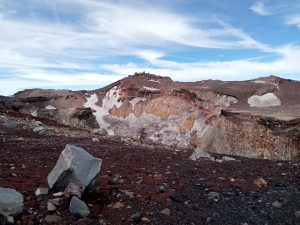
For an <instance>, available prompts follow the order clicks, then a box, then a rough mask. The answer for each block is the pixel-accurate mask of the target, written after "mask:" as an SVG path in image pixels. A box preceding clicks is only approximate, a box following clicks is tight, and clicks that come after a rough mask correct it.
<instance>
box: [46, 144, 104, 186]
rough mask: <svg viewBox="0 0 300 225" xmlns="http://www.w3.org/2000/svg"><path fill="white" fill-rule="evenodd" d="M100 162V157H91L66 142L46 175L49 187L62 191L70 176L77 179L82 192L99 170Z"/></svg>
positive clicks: (81, 149)
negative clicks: (53, 165)
mask: <svg viewBox="0 0 300 225" xmlns="http://www.w3.org/2000/svg"><path fill="white" fill-rule="evenodd" d="M101 164H102V159H99V158H95V157H93V156H92V155H90V154H89V153H88V152H87V151H85V150H84V149H83V148H79V147H77V146H74V145H69V144H68V145H66V147H65V149H64V150H63V151H62V153H61V154H60V156H59V159H58V161H57V163H56V165H55V167H54V168H53V170H52V171H51V172H50V174H49V175H48V184H49V187H50V188H51V189H52V190H54V191H64V190H65V188H66V187H67V186H68V184H69V182H70V179H71V178H72V179H75V180H77V181H79V183H80V185H81V188H82V191H83V192H84V191H85V190H86V189H87V188H88V187H89V186H90V185H91V184H92V183H93V181H94V179H95V178H96V176H97V174H98V173H99V172H100V168H101Z"/></svg>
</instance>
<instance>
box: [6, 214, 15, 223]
mask: <svg viewBox="0 0 300 225" xmlns="http://www.w3.org/2000/svg"><path fill="white" fill-rule="evenodd" d="M6 221H7V223H8V224H15V220H14V217H13V216H8V217H6Z"/></svg>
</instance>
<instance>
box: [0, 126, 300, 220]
mask: <svg viewBox="0 0 300 225" xmlns="http://www.w3.org/2000/svg"><path fill="white" fill-rule="evenodd" d="M52 125H53V124H52ZM60 129H61V131H62V130H64V131H65V133H63V132H61V133H59V134H57V135H53V136H41V135H37V134H34V133H33V132H32V129H29V128H17V129H9V128H6V127H4V126H3V125H2V124H1V123H0V171H1V173H0V186H1V187H9V188H15V189H16V190H17V191H19V192H20V193H22V194H23V195H24V197H25V208H24V212H23V213H22V214H21V215H19V216H18V217H17V218H16V221H17V223H19V224H45V222H44V218H45V216H46V215H48V214H49V213H48V212H47V210H46V204H47V201H48V199H50V198H53V197H52V196H51V193H50V194H49V195H47V196H44V197H41V198H37V197H36V196H35V190H36V189H37V188H38V187H47V175H48V174H49V172H50V171H51V170H52V168H53V167H54V165H55V163H56V161H57V159H58V157H59V154H60V153H61V151H62V150H63V149H64V147H65V145H66V144H74V145H77V146H80V147H83V148H84V149H86V150H87V151H88V152H90V153H91V154H92V155H94V156H96V157H99V158H101V159H103V165H102V168H101V172H100V174H99V176H98V181H99V182H98V183H97V184H96V185H95V186H94V188H93V189H92V190H91V192H90V193H89V194H87V195H86V196H85V197H84V198H83V199H84V200H85V202H86V203H87V204H88V205H89V209H90V211H91V214H90V215H89V216H88V218H85V219H78V218H76V217H74V216H72V215H70V214H69V212H68V202H66V203H65V204H64V205H63V206H61V207H59V208H58V210H57V212H56V213H54V214H57V215H59V216H60V217H62V220H63V221H62V222H60V224H114V225H115V224H191V225H192V224H216V225H217V224H222V225H224V224H230V225H235V224H239V225H240V224H243V223H247V224H249V225H254V224H257V225H264V224H268V225H271V224H274V225H275V224H300V217H297V211H300V193H299V191H300V169H299V166H300V164H299V162H278V161H269V160H254V159H246V158H237V157H236V159H238V160H239V161H231V162H223V163H218V162H213V161H209V160H200V161H197V162H194V161H191V160H189V159H188V157H189V155H190V154H191V152H190V151H188V150H186V151H184V150H177V149H172V148H166V147H163V146H159V145H157V146H156V145H141V144H137V143H135V142H131V141H128V140H127V141H125V140H121V139H118V138H108V137H104V136H102V137H101V136H97V138H99V140H100V141H99V142H92V139H91V134H88V133H87V132H85V131H78V130H77V131H76V130H71V129H69V128H67V127H61V128H60ZM72 132H73V133H72ZM66 133H67V134H73V135H66ZM79 134H80V135H79ZM71 136H73V137H71ZM216 157H219V158H220V157H221V156H216ZM117 176H121V177H122V178H123V179H124V183H123V184H114V183H113V182H112V180H113V178H115V177H117ZM259 177H262V178H263V179H265V180H266V181H267V182H268V185H267V187H264V188H259V187H257V186H256V185H255V184H254V180H255V179H257V178H259ZM160 186H164V190H160ZM125 191H130V192H133V197H131V196H128V195H130V194H128V192H127V193H126V192H125ZM214 192H216V193H214ZM210 196H211V197H210ZM274 201H278V202H279V203H280V204H281V207H280V208H276V207H274V206H272V203H273V202H274ZM116 202H122V203H123V204H124V207H122V208H120V209H113V207H112V206H113V204H114V203H116ZM165 208H168V209H170V212H171V214H170V215H169V216H167V215H164V214H162V213H161V211H162V210H163V209H165ZM136 212H139V213H140V214H141V217H144V218H143V220H144V221H138V222H134V221H132V219H131V218H130V217H131V215H132V214H134V213H136ZM295 212H296V213H295ZM299 214H300V213H299ZM145 218H147V219H148V221H146V219H145ZM1 221H2V222H1ZM1 223H3V224H5V222H4V219H1V218H0V224H1Z"/></svg>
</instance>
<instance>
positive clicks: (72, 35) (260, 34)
mask: <svg viewBox="0 0 300 225" xmlns="http://www.w3.org/2000/svg"><path fill="white" fill-rule="evenodd" d="M0 34H1V35H0V95H1V94H2V95H10V94H13V93H14V92H16V91H19V90H22V89H25V88H37V87H38V88H71V89H76V90H77V89H94V88H98V87H102V86H104V85H107V84H109V83H111V82H114V81H116V80H118V79H121V78H123V77H125V76H127V75H130V74H133V73H134V72H141V71H146V72H150V73H155V74H158V75H163V76H170V77H171V78H172V79H174V80H177V81H196V80H203V79H222V80H245V79H253V78H256V77H260V76H268V75H271V74H273V75H278V76H281V77H285V78H290V79H295V80H300V2H299V1H298V0H276V1H275V0H264V1H262V0H258V1H252V0H243V1H241V0H226V1H220V0H210V1H207V0H188V1H187V0H147V1H146V0H126V1H121V0H72V1H68V0H51V1H50V0H48V1H47V0H18V1H14V0H0Z"/></svg>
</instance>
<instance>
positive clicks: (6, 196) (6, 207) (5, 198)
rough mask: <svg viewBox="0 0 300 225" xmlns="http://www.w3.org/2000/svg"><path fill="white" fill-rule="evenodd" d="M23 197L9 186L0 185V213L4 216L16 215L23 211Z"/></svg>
mask: <svg viewBox="0 0 300 225" xmlns="http://www.w3.org/2000/svg"><path fill="white" fill-rule="evenodd" d="M23 201H24V197H23V195H22V194H20V193H19V192H17V191H16V190H15V189H11V188H1V187H0V215H3V216H5V217H7V216H10V215H12V216H14V215H18V214H20V213H21V212H22V211H23Z"/></svg>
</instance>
